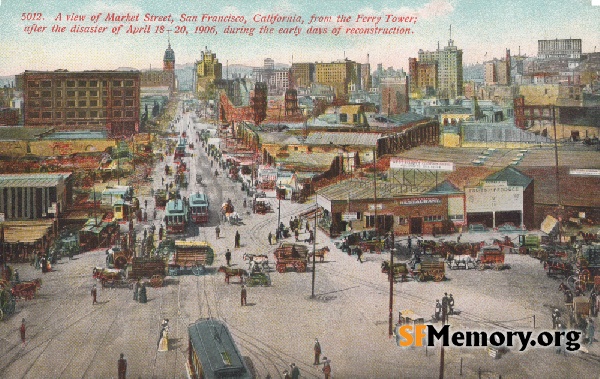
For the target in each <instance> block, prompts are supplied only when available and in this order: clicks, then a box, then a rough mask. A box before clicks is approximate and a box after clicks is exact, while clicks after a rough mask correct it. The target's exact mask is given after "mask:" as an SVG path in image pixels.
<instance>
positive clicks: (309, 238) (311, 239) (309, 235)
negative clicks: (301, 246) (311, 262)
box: [308, 230, 315, 242]
mask: <svg viewBox="0 0 600 379" xmlns="http://www.w3.org/2000/svg"><path fill="white" fill-rule="evenodd" d="M314 238H315V236H314V234H313V231H312V230H309V231H308V242H312V241H313V239H314Z"/></svg>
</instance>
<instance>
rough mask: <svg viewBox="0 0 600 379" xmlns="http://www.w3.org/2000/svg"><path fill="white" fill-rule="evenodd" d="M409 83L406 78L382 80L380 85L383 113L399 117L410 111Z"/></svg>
mask: <svg viewBox="0 0 600 379" xmlns="http://www.w3.org/2000/svg"><path fill="white" fill-rule="evenodd" d="M407 82H408V80H407V79H406V78H384V79H382V80H381V84H380V85H379V92H380V93H381V113H383V114H387V115H397V114H401V113H406V112H408V111H409V110H410V107H409V105H408V83H407Z"/></svg>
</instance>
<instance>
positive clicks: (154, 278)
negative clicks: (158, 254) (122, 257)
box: [127, 257, 165, 288]
mask: <svg viewBox="0 0 600 379" xmlns="http://www.w3.org/2000/svg"><path fill="white" fill-rule="evenodd" d="M127 278H128V279H134V280H137V279H143V278H149V279H150V282H149V283H150V286H152V287H155V288H156V287H162V286H163V282H164V278H165V261H164V260H163V259H162V258H141V257H138V258H133V259H132V260H131V269H130V270H129V272H128V273H127Z"/></svg>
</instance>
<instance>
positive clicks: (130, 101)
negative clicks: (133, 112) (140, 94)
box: [125, 100, 133, 107]
mask: <svg viewBox="0 0 600 379" xmlns="http://www.w3.org/2000/svg"><path fill="white" fill-rule="evenodd" d="M125 106H126V107H133V100H125Z"/></svg>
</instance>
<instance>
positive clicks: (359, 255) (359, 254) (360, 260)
mask: <svg viewBox="0 0 600 379" xmlns="http://www.w3.org/2000/svg"><path fill="white" fill-rule="evenodd" d="M362 255H363V251H362V249H357V250H356V256H357V257H358V258H357V259H356V260H357V261H359V262H360V263H363V261H362Z"/></svg>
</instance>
